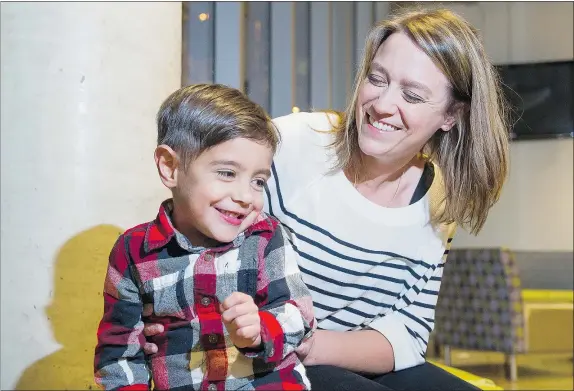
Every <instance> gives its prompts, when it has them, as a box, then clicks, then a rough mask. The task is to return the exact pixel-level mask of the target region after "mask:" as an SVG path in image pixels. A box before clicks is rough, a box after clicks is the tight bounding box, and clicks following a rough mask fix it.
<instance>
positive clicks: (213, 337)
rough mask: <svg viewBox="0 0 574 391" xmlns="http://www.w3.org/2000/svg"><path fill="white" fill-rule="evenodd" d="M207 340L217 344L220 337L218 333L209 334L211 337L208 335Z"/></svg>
mask: <svg viewBox="0 0 574 391" xmlns="http://www.w3.org/2000/svg"><path fill="white" fill-rule="evenodd" d="M207 340H208V341H209V343H213V344H215V343H217V340H218V338H217V335H215V334H209V337H207ZM216 388H217V387H216Z"/></svg>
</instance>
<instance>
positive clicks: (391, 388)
mask: <svg viewBox="0 0 574 391" xmlns="http://www.w3.org/2000/svg"><path fill="white" fill-rule="evenodd" d="M307 376H308V377H309V380H310V381H311V389H312V390H314V391H315V390H316V391H322V390H325V391H327V390H333V391H351V390H366V391H411V390H412V391H417V390H421V391H423V390H424V391H427V390H428V391H434V390H436V391H438V390H441V391H443V390H460V391H476V390H478V388H476V387H474V386H473V385H471V384H469V383H467V382H466V381H464V380H462V379H459V378H458V377H456V376H454V375H452V374H450V373H448V372H446V371H444V370H443V369H441V368H439V367H437V366H435V365H432V364H429V363H424V364H423V365H419V366H416V367H413V368H409V369H405V370H402V371H399V372H391V373H387V374H385V375H381V376H375V377H365V376H362V375H360V374H357V373H354V372H351V371H348V370H346V369H342V368H338V367H334V366H330V365H318V366H310V367H307Z"/></svg>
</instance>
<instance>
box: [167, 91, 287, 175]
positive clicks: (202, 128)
mask: <svg viewBox="0 0 574 391" xmlns="http://www.w3.org/2000/svg"><path fill="white" fill-rule="evenodd" d="M238 137H242V138H247V139H250V140H253V141H256V142H260V143H262V144H265V145H268V146H269V147H270V148H271V149H272V150H273V153H275V151H276V150H277V145H278V144H279V141H280V136H279V132H278V131H277V129H276V127H275V125H274V124H273V122H272V121H271V118H270V117H269V115H268V114H267V113H266V112H265V110H264V109H263V108H262V107H261V106H259V105H258V104H257V103H255V102H253V101H251V100H250V99H249V98H248V97H247V95H245V94H244V93H242V92H241V91H239V90H237V89H235V88H231V87H227V86H224V85H222V84H193V85H190V86H187V87H183V88H180V89H179V90H177V91H175V92H174V93H172V94H171V95H170V96H169V97H168V98H167V99H166V100H165V101H164V102H163V103H162V105H161V107H160V109H159V112H158V114H157V144H158V145H162V144H164V145H167V146H169V147H170V148H171V149H173V150H174V151H175V152H176V153H177V154H178V155H179V158H180V160H181V163H182V164H183V167H184V170H185V169H186V168H187V167H188V164H189V163H190V162H191V161H193V160H194V159H195V158H197V157H198V156H199V155H200V154H201V153H202V152H204V151H205V150H207V149H209V148H212V147H214V146H216V145H218V144H221V143H223V142H225V141H229V140H232V139H235V138H238Z"/></svg>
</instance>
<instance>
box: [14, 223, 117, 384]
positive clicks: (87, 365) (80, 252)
mask: <svg viewBox="0 0 574 391" xmlns="http://www.w3.org/2000/svg"><path fill="white" fill-rule="evenodd" d="M121 233H122V229H121V228H119V227H116V226H113V225H98V226H95V227H93V228H91V229H88V230H86V231H83V232H80V233H78V234H77V235H75V236H74V237H72V238H70V239H69V240H68V241H67V242H66V243H65V244H64V245H63V246H62V247H61V248H60V250H59V251H58V255H57V257H56V260H55V265H54V268H55V269H54V290H53V292H52V302H51V303H50V305H49V306H48V307H47V308H46V316H47V317H48V319H49V321H50V325H51V327H52V332H53V333H54V338H55V339H56V341H57V342H58V343H60V344H61V345H62V348H61V349H60V350H58V351H56V352H54V353H52V354H50V355H49V356H46V357H44V358H42V359H40V360H39V361H36V362H35V363H33V364H32V365H31V366H29V367H28V368H27V369H26V370H25V371H24V373H23V374H22V376H21V377H20V379H19V380H18V383H17V385H16V389H18V390H39V389H43V390H87V389H94V388H98V387H97V385H96V384H95V383H94V381H93V362H94V347H95V344H96V330H97V327H98V323H99V321H100V318H101V316H102V310H103V299H102V289H103V286H104V277H105V273H106V268H107V264H108V255H109V253H110V250H111V248H112V246H113V245H114V243H115V241H116V239H117V238H118V236H119V235H120V234H121Z"/></svg>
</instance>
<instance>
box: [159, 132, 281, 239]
mask: <svg viewBox="0 0 574 391" xmlns="http://www.w3.org/2000/svg"><path fill="white" fill-rule="evenodd" d="M272 159H273V151H272V149H271V148H270V147H269V146H267V145H266V144H262V143H259V142H256V141H253V140H249V139H246V138H235V139H232V140H229V141H226V142H223V143H221V144H218V145H216V146H214V147H212V148H210V149H208V150H206V151H204V152H203V153H201V154H200V155H199V156H198V157H197V158H196V159H195V160H193V161H192V162H190V164H189V166H188V167H187V170H185V171H184V170H183V169H182V167H178V168H177V169H176V171H175V172H174V186H173V185H172V186H168V187H171V189H172V190H173V202H174V211H173V216H172V219H173V223H174V225H175V227H176V228H177V229H178V230H179V231H180V232H181V233H183V234H184V235H185V236H187V238H188V239H189V240H190V241H191V243H192V244H193V245H194V246H207V245H209V244H210V243H213V240H215V241H217V242H219V243H228V242H231V241H233V240H234V239H235V238H236V237H237V236H238V235H239V234H240V233H241V232H243V231H244V230H245V229H247V228H248V227H249V226H250V225H251V224H252V223H253V222H254V221H255V219H256V217H257V216H258V215H259V213H260V212H261V210H262V209H263V189H264V185H265V182H266V181H267V179H268V178H269V176H270V175H271V173H270V167H271V162H272ZM164 183H165V182H164ZM166 185H167V184H166Z"/></svg>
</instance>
